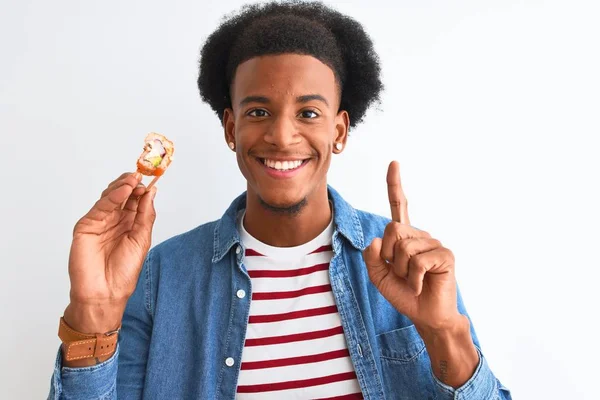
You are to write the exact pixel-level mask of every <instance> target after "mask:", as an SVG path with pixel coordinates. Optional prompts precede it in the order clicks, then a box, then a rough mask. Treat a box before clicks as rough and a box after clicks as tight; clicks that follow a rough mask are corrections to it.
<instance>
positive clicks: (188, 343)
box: [49, 187, 511, 400]
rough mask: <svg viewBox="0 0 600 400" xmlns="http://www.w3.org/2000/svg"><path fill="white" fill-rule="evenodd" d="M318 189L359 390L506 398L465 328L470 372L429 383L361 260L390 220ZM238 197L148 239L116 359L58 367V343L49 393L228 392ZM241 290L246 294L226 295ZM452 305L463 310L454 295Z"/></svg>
mask: <svg viewBox="0 0 600 400" xmlns="http://www.w3.org/2000/svg"><path fill="white" fill-rule="evenodd" d="M328 191H329V197H330V199H331V201H332V203H333V207H334V225H335V232H334V234H333V239H332V240H333V258H332V260H331V264H330V268H329V276H330V279H331V287H332V290H333V294H334V297H335V301H336V304H337V307H338V310H339V313H340V317H341V320H342V326H343V328H344V335H345V337H346V341H347V344H348V350H349V352H350V356H351V358H352V362H353V364H354V368H355V370H356V376H357V379H358V382H359V384H360V387H361V390H362V392H363V395H364V398H365V399H407V400H415V399H474V400H475V399H476V400H482V399H510V398H511V397H510V393H509V392H508V390H507V389H506V388H504V387H503V386H502V384H501V383H500V382H499V381H498V379H496V378H495V377H494V375H493V373H492V371H491V370H490V368H489V366H488V364H487V362H486V360H485V358H484V357H483V355H482V353H481V351H480V347H479V342H478V339H477V337H476V335H475V331H474V330H473V324H471V335H472V337H473V341H474V343H475V345H476V346H477V350H478V352H479V356H480V360H479V365H478V366H477V369H476V371H475V373H474V375H473V376H472V377H471V379H470V380H469V381H468V382H466V383H465V384H464V385H463V386H462V387H460V388H459V389H456V390H455V389H453V388H451V387H450V386H447V385H445V384H443V383H442V382H440V381H439V380H438V379H436V377H435V376H434V375H433V373H432V370H431V365H430V361H429V356H428V355H427V351H426V349H425V345H424V344H423V341H422V340H421V338H420V336H419V335H418V333H417V331H416V329H415V327H414V325H413V324H412V322H411V321H410V320H409V319H408V318H407V317H405V316H404V315H402V314H400V313H399V312H398V311H396V310H395V309H394V308H393V307H392V306H391V305H390V303H388V301H387V300H386V299H385V298H383V296H382V295H381V294H380V293H379V292H378V291H377V289H376V288H375V286H374V285H373V284H372V283H371V281H370V280H369V277H368V275H367V271H366V267H365V264H364V261H363V258H362V254H361V253H362V251H363V250H364V249H365V247H367V246H368V245H369V244H370V242H371V240H372V239H373V238H375V237H381V236H382V235H383V231H384V228H385V226H386V225H387V224H388V223H389V222H390V220H389V219H388V218H384V217H380V216H377V215H373V214H370V213H367V212H363V211H358V210H355V209H354V208H352V207H351V206H350V205H349V204H348V203H347V202H346V201H344V199H342V197H341V196H340V195H339V194H338V193H337V192H336V191H335V190H334V189H333V188H331V187H328ZM245 205H246V195H245V194H242V195H241V196H240V197H238V198H237V199H235V200H234V201H233V203H232V204H231V206H230V207H229V209H228V210H227V211H226V212H225V214H224V215H223V217H222V218H221V219H220V220H218V221H214V222H210V223H207V224H204V225H201V226H199V227H197V228H195V229H193V230H192V231H189V232H187V233H184V234H181V235H179V236H176V237H173V238H171V239H169V240H167V241H165V242H163V243H161V244H159V245H158V246H156V247H154V248H153V249H152V250H151V251H150V252H149V253H148V256H147V258H146V261H145V263H144V266H143V269H142V272H141V274H140V277H139V281H138V284H137V287H136V289H135V292H134V293H133V295H132V297H131V298H130V299H129V302H128V303H127V308H126V311H125V315H124V317H123V328H122V331H121V334H120V336H119V343H118V346H117V351H116V353H115V355H114V356H113V357H111V358H110V359H109V360H107V361H105V362H104V363H102V364H99V365H96V366H93V367H84V368H68V367H63V366H62V359H61V353H60V351H59V352H58V357H57V360H56V365H55V369H54V374H53V376H52V380H51V388H50V395H49V399H86V400H88V399H114V398H117V397H118V398H119V399H141V398H144V399H234V398H235V395H236V385H237V379H238V375H239V368H240V360H241V358H242V350H243V348H244V339H245V336H246V326H247V322H248V315H249V310H250V299H251V295H250V294H251V293H252V286H251V282H250V278H249V276H248V274H247V272H246V269H245V267H244V253H245V252H244V249H243V247H242V244H241V242H240V235H239V232H238V229H237V225H236V216H237V214H238V212H240V210H242V209H243V208H244V207H245ZM240 289H243V290H244V291H246V293H248V295H247V296H245V297H243V298H239V297H238V296H236V292H237V291H238V290H240ZM458 309H459V311H460V312H461V313H462V314H465V315H466V310H465V307H464V305H463V303H462V299H461V298H460V293H459V296H458ZM228 358H233V360H234V363H233V365H230V364H231V362H230V361H231V360H229V362H228V363H226V362H225V360H226V359H228Z"/></svg>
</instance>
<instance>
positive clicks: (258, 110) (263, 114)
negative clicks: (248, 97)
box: [247, 108, 269, 117]
mask: <svg viewBox="0 0 600 400" xmlns="http://www.w3.org/2000/svg"><path fill="white" fill-rule="evenodd" d="M247 115H249V116H251V117H266V116H267V115H269V113H268V112H267V111H266V110H263V109H262V108H255V109H254V110H250V111H249V112H248V114H247Z"/></svg>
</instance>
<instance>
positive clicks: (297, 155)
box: [248, 150, 317, 160]
mask: <svg viewBox="0 0 600 400" xmlns="http://www.w3.org/2000/svg"><path fill="white" fill-rule="evenodd" d="M248 155H250V156H253V157H256V158H269V159H271V158H291V159H302V160H305V159H308V158H315V157H316V156H317V153H314V152H308V153H307V152H297V151H294V152H285V151H283V152H282V151H272V150H271V151H260V150H252V151H249V152H248Z"/></svg>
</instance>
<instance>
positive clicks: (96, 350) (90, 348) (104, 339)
mask: <svg viewBox="0 0 600 400" xmlns="http://www.w3.org/2000/svg"><path fill="white" fill-rule="evenodd" d="M120 330H121V327H120V326H119V327H118V328H117V329H115V330H114V331H110V332H106V333H96V334H94V335H88V334H85V333H81V332H77V331H76V330H74V329H73V328H71V327H70V326H68V325H67V323H66V322H65V320H64V319H63V318H62V317H61V318H60V324H59V326H58V337H59V338H60V340H61V341H62V342H63V347H62V351H63V359H64V360H65V361H73V360H82V359H86V358H105V356H108V355H110V354H112V353H114V352H115V350H116V348H117V340H118V339H119V331H120Z"/></svg>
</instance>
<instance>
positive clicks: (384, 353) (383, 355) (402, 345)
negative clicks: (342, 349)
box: [377, 325, 435, 400]
mask: <svg viewBox="0 0 600 400" xmlns="http://www.w3.org/2000/svg"><path fill="white" fill-rule="evenodd" d="M377 344H378V345H379V357H380V360H381V373H382V376H383V385H384V388H385V393H386V399H394V400H420V399H427V400H429V399H433V398H435V394H434V392H433V390H434V388H433V381H432V377H431V372H430V362H429V356H428V355H427V351H426V350H425V343H423V339H421V336H419V333H418V332H417V329H416V328H415V326H414V325H410V326H407V327H404V328H400V329H396V330H393V331H389V332H385V333H382V334H379V335H377Z"/></svg>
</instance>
